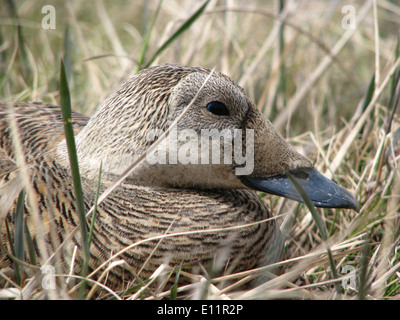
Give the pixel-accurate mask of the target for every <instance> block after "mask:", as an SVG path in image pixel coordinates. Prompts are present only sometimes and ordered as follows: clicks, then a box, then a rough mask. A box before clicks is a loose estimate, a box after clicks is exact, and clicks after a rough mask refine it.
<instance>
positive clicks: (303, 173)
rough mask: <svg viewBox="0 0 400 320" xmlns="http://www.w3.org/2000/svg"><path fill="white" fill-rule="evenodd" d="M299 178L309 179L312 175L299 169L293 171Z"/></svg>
mask: <svg viewBox="0 0 400 320" xmlns="http://www.w3.org/2000/svg"><path fill="white" fill-rule="evenodd" d="M292 174H293V175H294V176H295V177H296V178H297V179H301V180H307V179H309V178H310V175H309V174H308V173H307V172H304V171H297V172H293V173H292Z"/></svg>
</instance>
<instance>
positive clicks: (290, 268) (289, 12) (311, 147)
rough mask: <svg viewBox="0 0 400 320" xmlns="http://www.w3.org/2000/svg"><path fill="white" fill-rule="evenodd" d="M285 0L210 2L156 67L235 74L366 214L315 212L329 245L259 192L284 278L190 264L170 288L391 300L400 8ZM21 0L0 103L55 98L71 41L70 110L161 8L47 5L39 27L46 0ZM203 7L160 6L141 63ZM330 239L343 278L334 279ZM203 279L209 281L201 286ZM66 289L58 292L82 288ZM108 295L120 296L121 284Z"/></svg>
mask: <svg viewBox="0 0 400 320" xmlns="http://www.w3.org/2000/svg"><path fill="white" fill-rule="evenodd" d="M282 2H283V1H282ZM284 2H285V4H286V6H285V7H284V8H283V9H282V10H279V9H278V7H279V3H280V1H269V2H267V1H250V2H248V1H245V2H244V1H239V0H237V1H235V0H226V1H210V3H209V4H208V6H207V8H206V10H205V12H203V13H202V14H201V16H200V18H199V19H198V20H197V21H195V22H194V24H193V25H191V26H190V28H189V29H188V30H186V31H185V32H184V33H182V34H180V35H179V37H178V38H177V39H175V41H174V42H173V43H171V44H169V45H168V47H167V49H166V50H164V51H163V52H162V53H161V54H160V55H159V56H158V57H157V59H156V60H155V61H154V62H153V64H159V63H166V62H173V63H180V64H187V65H202V66H205V67H209V68H213V67H216V69H218V70H220V71H222V72H224V73H226V74H228V75H230V76H231V77H232V78H233V79H235V80H236V81H237V82H238V83H239V84H240V85H242V86H243V87H244V88H245V89H246V90H247V92H248V94H249V96H250V97H251V98H252V99H253V100H254V101H255V102H256V104H257V105H258V107H259V109H260V110H263V112H264V113H265V114H266V116H268V117H269V118H270V120H271V121H272V122H274V124H275V125H276V126H277V127H278V129H279V130H280V131H281V132H282V133H283V134H284V135H285V136H286V137H288V139H289V141H290V142H291V143H292V144H293V145H294V146H295V147H296V148H297V149H298V150H299V151H300V152H302V153H304V154H306V155H307V156H308V157H309V158H311V159H313V160H314V161H315V165H316V167H317V168H318V169H319V170H320V171H321V172H324V173H325V174H326V175H327V176H330V177H332V178H333V179H334V180H336V181H338V182H339V183H340V184H341V185H343V186H345V187H346V188H348V189H349V190H352V192H353V193H354V194H355V195H356V198H357V199H358V200H359V202H360V207H361V210H360V212H358V213H356V212H352V211H349V210H326V209H325V210H322V209H318V212H319V213H320V214H321V216H322V218H323V221H324V222H325V225H326V228H327V230H328V233H329V241H327V243H325V242H324V241H322V239H321V237H320V234H319V232H318V229H317V227H316V225H315V222H314V221H313V219H312V217H311V214H310V213H309V211H308V209H307V208H306V207H305V206H304V205H301V204H297V203H294V202H291V201H288V200H284V199H280V198H277V197H271V196H265V197H264V199H265V201H266V202H267V203H268V205H269V207H270V208H271V210H272V211H273V212H274V213H275V215H277V216H279V217H278V219H279V221H280V222H281V223H282V230H283V231H284V232H286V234H287V237H288V238H287V244H286V250H285V257H284V260H283V261H281V262H279V263H278V264H277V265H276V266H274V267H275V268H276V267H277V268H278V270H279V273H278V275H277V276H273V277H272V278H271V280H269V281H267V282H266V283H264V284H262V285H260V286H258V287H255V288H253V289H249V290H246V291H243V290H238V287H239V285H241V284H242V283H245V282H247V281H250V280H251V279H253V277H254V276H255V275H256V274H257V272H260V271H262V272H266V273H268V272H269V271H270V270H274V268H271V266H269V267H264V268H263V269H262V270H249V271H246V272H243V273H240V274H236V275H230V276H225V277H219V278H213V279H211V280H207V279H206V278H205V277H201V276H194V275H189V274H185V272H183V271H182V272H181V277H189V278H190V279H192V280H193V281H194V282H195V283H194V284H191V285H187V286H181V287H178V288H176V294H177V295H178V296H180V295H188V294H194V295H195V296H194V297H203V298H210V299H233V298H234V299H269V298H306V299H335V298H344V299H345V298H362V299H364V298H366V299H397V298H399V297H400V295H399V293H400V279H399V278H400V271H399V270H400V253H399V248H400V243H399V240H400V232H399V218H400V214H399V212H400V203H399V197H400V183H399V181H400V180H399V170H398V162H399V155H400V154H399V151H400V150H399V142H398V138H399V136H400V130H399V129H400V121H399V116H398V114H399V110H398V109H399V106H398V105H397V103H398V98H399V94H400V87H399V81H398V80H399V73H400V72H399V70H400V60H399V52H398V47H397V46H398V41H399V39H398V34H399V30H400V22H399V21H400V6H399V5H396V4H394V3H393V2H390V1H386V0H380V1H378V0H376V1H355V0H349V1H337V2H331V1H316V0H313V1H303V2H297V1H296V2H295V1H289V0H288V1H284ZM15 3H16V8H17V12H18V16H19V20H18V21H17V20H16V18H15V17H13V16H12V12H11V11H10V10H9V9H8V8H9V7H8V6H6V5H4V6H3V8H2V9H1V10H2V11H1V12H0V13H1V22H0V37H1V41H0V72H1V77H0V79H1V80H0V92H1V93H0V98H1V99H0V100H7V101H37V100H40V101H45V102H51V103H55V104H59V103H60V96H59V88H58V83H59V80H58V79H59V71H60V70H59V65H60V58H61V56H62V55H63V53H64V51H67V52H68V53H69V56H70V58H71V61H70V62H69V64H68V65H67V64H66V66H68V67H69V68H70V69H68V70H67V71H68V74H69V76H70V84H71V98H72V103H73V108H74V110H75V111H78V112H82V113H85V114H88V115H90V114H91V113H92V112H93V110H95V108H96V106H97V105H98V103H100V102H101V101H102V100H103V99H104V98H105V97H106V96H107V95H108V94H109V93H111V92H112V91H113V89H114V88H115V87H116V86H117V85H118V84H119V83H120V82H121V81H122V80H124V79H126V78H127V77H128V76H129V75H130V74H132V73H134V72H135V70H137V67H138V65H137V62H138V61H141V55H140V53H141V52H142V47H143V43H144V39H145V34H146V30H149V29H148V28H149V26H150V24H151V21H152V19H153V17H154V15H155V12H156V10H157V6H158V1H138V0H136V1H132V2H129V3H128V2H122V1H113V2H111V1H109V2H106V1H100V0H98V1H89V2H88V1H80V2H79V1H76V2H64V1H53V2H52V4H53V5H54V7H55V9H56V14H57V16H56V29H54V30H52V29H48V30H45V29H43V28H42V27H41V21H42V18H43V17H44V14H42V13H41V8H42V7H43V6H44V5H46V4H48V3H47V2H46V1H34V2H33V1H15ZM333 3H335V5H333ZM93 4H95V6H93ZM200 5H201V3H200V2H199V3H198V6H200ZM345 5H351V6H353V8H355V13H356V14H357V20H356V23H357V25H356V28H355V29H345V28H343V26H342V20H343V17H344V16H345V14H343V13H342V8H343V6H345ZM93 8H95V9H93ZM196 8H197V7H196ZM196 8H193V1H184V0H182V1H178V0H175V1H164V2H162V3H161V7H160V11H159V14H158V16H157V19H156V20H155V23H154V28H153V29H152V30H151V33H150V37H149V42H148V49H147V51H146V52H145V53H144V56H143V57H144V58H143V59H142V62H143V64H146V62H147V61H148V60H149V59H150V57H151V56H152V54H153V53H154V52H156V51H157V49H158V48H159V47H160V46H161V45H162V44H163V43H165V41H166V40H167V39H168V38H169V37H170V36H171V35H172V34H173V33H174V31H176V30H177V29H178V28H179V26H180V25H182V23H184V22H185V21H186V19H187V18H188V17H189V16H190V15H191V14H192V13H193V12H194V11H195V10H196ZM17 25H19V26H21V28H20V30H22V36H21V34H20V35H18V29H17ZM67 25H68V26H69V27H68V30H69V31H68V32H66V29H67ZM396 48H397V49H396ZM373 75H375V77H374V78H373ZM396 107H397V109H396ZM168 236H171V235H168ZM162 237H163V235H160V239H161V238H162ZM327 246H328V247H329V248H330V249H331V251H332V253H333V256H334V262H335V266H336V271H337V273H338V274H339V276H340V278H338V279H334V277H333V276H332V270H331V269H330V264H329V261H328V256H327ZM0 259H1V258H0ZM120 263H123V262H120ZM165 268H166V269H168V267H166V266H165ZM164 270H165V269H164ZM158 271H160V272H162V270H161V269H160V270H158ZM347 271H350V273H349V274H347V273H346V272H347ZM0 276H3V277H5V275H2V274H0ZM66 276H67V275H62V277H66ZM346 276H350V277H349V278H346ZM60 277H61V275H60ZM10 281H12V278H10ZM154 281H156V280H154ZM199 283H201V284H205V285H207V286H208V290H207V291H205V292H203V291H202V290H201V289H198V288H199ZM224 283H229V286H228V285H223V284H224ZM334 283H338V284H339V286H335V285H334ZM99 285H100V286H101V283H99ZM11 286H13V287H18V286H17V284H16V283H14V282H11ZM338 287H339V289H340V290H338ZM34 288H35V285H34V281H31V282H30V283H29V284H28V285H26V286H25V287H24V288H23V293H24V297H25V298H26V297H28V298H29V297H35V295H34V293H35V291H33V289H34ZM194 288H195V289H194ZM196 288H197V289H196ZM64 290H65V291H64V292H62V293H60V294H59V296H58V297H68V296H70V295H71V294H73V292H74V291H73V289H71V288H69V289H66V288H65V289H64ZM71 290H72V291H71ZM19 292H20V291H19V290H17V291H13V292H12V295H15V294H16V293H19ZM193 292H194V293H193ZM2 293H3V294H4V293H5V292H4V291H2ZM36 294H38V293H37V292H36ZM40 294H41V292H39V297H40ZM171 295H172V297H174V295H175V293H174V292H172V293H171V291H166V292H163V291H162V290H161V292H157V293H153V292H151V291H149V290H146V287H142V288H141V289H139V291H136V292H134V293H131V294H130V295H128V296H124V297H123V298H131V299H139V298H142V299H143V298H144V299H157V298H171ZM90 296H91V293H90V294H89V295H88V296H87V297H90ZM110 297H114V298H122V297H120V296H119V295H118V294H116V293H110ZM192 297H193V296H192Z"/></svg>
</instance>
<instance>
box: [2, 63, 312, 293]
mask: <svg viewBox="0 0 400 320" xmlns="http://www.w3.org/2000/svg"><path fill="white" fill-rule="evenodd" d="M209 73H210V71H209V70H208V69H205V68H200V67H183V66H178V65H164V66H157V67H153V68H149V69H147V70H144V71H141V72H139V73H138V74H136V75H134V76H133V77H132V78H130V79H129V80H128V81H127V82H125V83H124V84H123V85H122V86H121V87H120V89H118V90H117V91H116V92H115V93H113V94H112V95H111V96H110V97H109V98H108V99H107V100H106V101H105V102H104V103H103V104H102V105H101V106H100V107H99V109H98V111H97V112H96V113H95V114H94V115H93V116H92V117H91V118H90V120H89V119H88V118H86V117H84V116H82V115H79V114H76V113H74V114H73V117H72V121H73V125H74V129H75V131H76V133H77V135H76V143H77V151H78V156H79V163H80V170H81V174H82V183H83V193H84V200H85V207H86V210H89V208H90V207H91V206H92V205H93V201H94V195H95V193H96V191H95V190H96V184H97V175H98V169H99V166H100V162H101V161H102V162H103V169H104V175H103V179H102V190H104V189H105V188H106V187H107V186H109V185H110V184H111V183H112V181H113V180H115V178H116V177H118V175H119V174H120V173H121V172H123V171H124V170H125V169H126V168H127V167H129V166H130V165H131V164H132V163H133V161H134V160H135V159H137V158H138V157H139V156H140V155H141V154H142V153H143V152H145V151H146V150H147V148H148V147H149V146H150V145H151V144H152V141H149V139H146V134H147V133H148V132H149V131H150V130H152V129H161V130H166V129H167V128H168V127H169V125H170V124H171V123H172V121H173V120H174V119H175V118H176V117H177V116H178V115H179V114H180V113H181V112H182V111H183V109H184V108H185V107H186V106H187V105H188V104H189V103H190V102H191V100H192V99H193V97H194V96H195V94H196V93H197V92H198V91H199V89H200V87H201V86H202V84H203V83H204V81H205V79H206V77H207V76H208V74H209ZM211 101H221V102H223V103H224V104H225V105H226V107H227V108H228V109H229V112H230V115H229V116H218V115H214V114H212V113H211V112H210V111H208V110H207V108H206V106H207V105H208V103H210V102H211ZM12 118H15V121H16V124H17V128H18V132H19V140H20V141H21V143H22V147H23V152H24V157H25V161H26V163H27V167H28V172H29V176H30V183H31V186H32V189H33V190H34V194H35V198H36V204H37V206H38V209H39V212H40V216H41V218H42V219H43V221H44V227H45V231H44V232H43V236H44V241H45V242H46V246H47V248H48V250H49V252H48V254H51V253H52V252H54V250H55V249H56V248H58V247H59V244H60V243H62V242H63V241H64V240H65V239H66V237H67V236H68V234H69V233H71V232H72V230H73V229H74V228H75V227H76V226H77V225H78V223H79V221H78V215H77V210H76V204H75V197H74V193H73V187H72V179H71V176H70V171H69V170H70V169H69V163H68V156H67V150H66V146H65V142H63V139H64V136H63V124H62V118H61V113H60V109H59V107H56V106H52V105H48V104H42V103H3V104H1V105H0V157H1V158H0V179H1V180H0V181H1V184H0V196H1V198H0V204H2V206H3V207H2V209H1V210H2V211H0V223H1V225H0V230H1V232H2V237H1V241H3V244H6V246H8V245H7V240H6V232H5V223H4V220H5V219H6V218H7V219H8V221H9V222H12V221H13V216H14V211H15V197H16V196H17V195H18V193H19V191H20V190H21V189H22V188H23V187H24V183H23V179H22V178H21V174H20V172H21V171H20V170H19V167H18V165H17V156H16V154H15V145H14V143H13V139H12V135H11V132H12V130H11V127H10V124H12V122H13V120H12ZM185 128H190V129H193V130H195V131H196V132H200V131H201V129H212V128H215V129H219V130H223V129H246V128H247V129H254V130H255V141H254V171H253V173H252V174H251V175H250V177H270V176H274V175H278V174H282V173H284V170H295V169H298V168H309V167H311V163H310V161H309V160H307V159H306V158H304V157H303V156H302V155H300V154H298V153H297V152H296V151H295V150H294V149H292V148H291V147H290V146H289V145H288V144H287V143H286V142H285V140H284V139H283V138H282V137H281V135H280V134H279V133H278V132H277V131H276V130H275V129H274V128H273V127H272V125H271V123H270V122H269V121H268V120H266V119H265V118H264V117H263V116H262V115H261V113H260V112H259V111H258V110H257V109H256V107H255V105H254V104H253V103H252V102H251V101H250V100H249V99H248V98H247V96H246V94H245V92H244V90H243V89H242V88H240V87H238V86H237V85H236V84H235V83H234V82H233V81H232V80H231V79H230V78H228V77H227V76H225V75H222V74H219V73H214V74H213V75H212V77H211V78H210V79H209V81H208V82H207V83H206V84H205V86H204V88H203V89H202V90H201V91H200V94H199V96H198V98H197V99H196V100H195V102H194V104H193V105H192V106H191V108H190V109H189V111H188V112H187V114H185V116H184V117H183V119H182V120H181V121H180V122H179V123H178V130H182V129H185ZM166 141H168V139H167V140H166ZM237 167H238V164H236V163H235V161H233V162H232V164H209V165H191V164H189V165H183V164H179V163H178V164H149V163H148V162H147V161H143V162H142V163H141V164H140V165H139V166H138V168H137V169H136V170H135V172H134V173H133V174H132V175H131V176H130V177H129V178H128V179H127V180H125V181H124V182H123V183H122V184H121V185H120V186H119V187H118V188H117V189H116V190H115V191H114V192H113V193H111V194H110V195H109V196H108V197H107V198H106V199H105V200H104V201H103V202H102V203H101V204H100V206H99V212H98V214H97V218H96V223H95V231H94V236H93V243H92V246H91V260H90V267H91V269H92V270H93V269H96V268H97V267H98V266H99V265H101V264H102V263H103V262H104V261H106V260H107V259H108V258H109V257H110V256H112V255H113V254H115V253H117V252H119V251H120V250H123V249H124V248H126V247H127V246H129V245H132V244H133V243H136V242H138V241H140V240H144V239H148V238H150V237H153V236H158V235H163V234H166V233H175V232H185V231H198V230H207V229H214V228H224V227H232V226H239V225H244V224H247V223H252V222H257V221H261V220H264V219H267V218H271V215H270V213H269V211H268V209H267V208H266V206H265V204H264V203H263V201H262V200H260V198H259V197H258V196H257V194H256V193H255V192H254V191H252V190H249V189H246V187H245V186H244V185H243V183H242V181H241V180H240V179H239V177H238V176H236V174H235V168H237ZM31 206H32V204H30V203H29V201H26V208H25V213H26V216H27V221H28V223H27V225H28V228H29V230H30V232H31V234H32V235H33V237H34V238H35V239H37V237H38V235H37V234H36V232H37V230H36V229H35V226H36V225H35V224H34V223H33V222H32V221H31V218H32V216H33V214H32V208H31ZM74 245H76V246H78V247H80V246H81V243H80V237H79V233H75V235H74V237H72V240H71V241H69V243H68V245H67V246H64V247H63V250H62V251H61V252H60V254H59V255H58V256H57V257H58V258H57V259H54V260H53V263H54V264H60V265H61V270H67V269H68V268H69V263H70V259H71V258H70V257H71V255H72V250H73V246H74ZM38 247H40V246H38ZM38 247H37V248H38ZM279 249H280V242H279V228H278V227H277V226H276V224H275V222H274V220H270V221H267V222H262V223H258V224H254V225H251V226H247V227H243V228H240V229H237V230H228V231H224V230H219V231H206V232H203V233H193V234H184V235H179V236H174V237H169V238H165V239H162V240H161V241H160V240H153V241H149V242H144V243H143V244H141V245H138V246H135V247H133V248H131V249H130V250H128V251H126V252H124V253H122V254H121V255H119V257H118V259H124V260H125V261H126V262H127V264H128V265H129V267H127V268H123V267H117V268H112V269H111V270H110V272H109V275H108V278H107V281H106V283H105V284H106V285H109V286H111V287H112V288H113V289H121V288H126V285H127V283H128V281H132V280H133V281H136V282H137V279H135V277H134V276H132V272H133V273H136V274H137V273H138V272H140V274H139V277H142V278H144V277H148V276H149V275H151V274H152V273H153V272H154V270H155V269H157V267H158V266H160V264H161V263H163V262H167V263H169V264H170V265H173V266H178V265H179V264H181V263H189V264H190V266H192V270H194V269H196V268H197V270H199V269H198V266H199V264H201V265H203V266H205V267H207V266H209V265H210V263H212V262H213V260H214V259H215V257H216V256H217V255H218V254H220V255H221V252H225V253H227V252H228V255H227V259H226V261H225V264H226V266H228V267H229V268H230V270H229V271H230V272H234V271H240V270H246V269H249V268H253V267H256V266H258V265H260V264H265V263H268V262H271V261H274V260H275V259H277V257H278V256H279V252H280V250H279ZM39 251H40V250H38V253H39ZM1 254H2V255H4V254H5V253H4V252H1ZM81 256H82V253H81V252H80V251H79V252H78V255H77V257H76V270H79V268H80V265H81V261H82V259H81ZM149 257H150V259H149V260H148V261H147V262H145V261H146V260H147V259H148V258H149ZM6 260H7V261H9V260H8V259H6ZM27 260H28V261H29V257H27ZM1 263H3V265H4V264H5V263H6V262H5V261H3V262H0V266H1ZM100 273H101V272H100ZM100 273H98V274H97V275H96V276H98V275H99V274H100Z"/></svg>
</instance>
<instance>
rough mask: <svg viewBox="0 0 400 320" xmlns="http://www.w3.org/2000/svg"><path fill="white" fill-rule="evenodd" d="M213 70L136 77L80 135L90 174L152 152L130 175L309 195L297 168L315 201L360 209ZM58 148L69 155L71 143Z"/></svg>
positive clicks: (148, 180)
mask: <svg viewBox="0 0 400 320" xmlns="http://www.w3.org/2000/svg"><path fill="white" fill-rule="evenodd" d="M210 72H211V71H210V70H208V69H205V68H202V67H183V66H179V65H162V66H155V67H152V68H149V69H146V70H143V71H141V72H139V73H138V74H136V75H134V76H133V77H131V78H130V79H129V80H128V81H127V82H125V83H124V84H123V85H122V86H121V87H120V88H119V89H118V90H117V91H115V92H114V93H113V94H112V95H111V96H110V97H109V98H108V99H107V100H106V101H105V102H104V103H103V104H102V105H100V107H99V108H98V110H97V112H96V113H95V114H94V115H93V116H92V117H91V119H90V120H89V122H88V124H87V125H86V127H85V128H84V129H82V131H81V132H80V133H79V134H78V135H77V137H76V142H77V150H78V157H79V162H80V166H81V169H82V174H83V175H84V176H86V177H90V176H93V177H96V176H97V172H98V168H99V164H100V162H102V163H103V172H104V173H105V174H106V176H108V177H112V176H115V175H119V174H121V173H122V172H123V171H124V170H125V169H126V168H127V167H129V166H130V165H131V164H132V163H133V162H134V161H135V159H137V158H138V157H139V156H141V155H143V154H144V153H147V154H146V157H145V159H144V161H142V162H141V163H140V165H138V167H137V169H136V170H135V172H134V173H133V174H132V176H131V177H130V178H129V182H130V183H134V184H139V185H150V186H157V187H168V188H171V187H173V188H177V187H179V188H202V189H209V188H251V189H255V190H260V191H264V192H267V193H271V194H275V195H279V196H283V197H287V198H290V199H293V200H297V201H303V200H302V198H301V197H300V195H299V193H298V192H297V190H296V189H295V187H294V186H293V185H292V183H291V182H290V180H289V178H288V177H287V175H286V174H285V173H286V172H290V173H291V174H292V175H293V176H294V177H295V178H296V179H297V180H298V181H299V183H300V185H301V186H302V187H303V189H304V190H305V192H306V194H307V195H308V197H309V198H310V200H311V201H312V202H313V203H314V205H315V206H318V207H333V208H352V209H355V210H358V203H357V201H356V199H355V198H354V197H353V196H352V195H351V194H350V193H349V192H348V191H347V190H345V189H344V188H342V187H340V186H338V185H337V184H335V183H334V182H333V181H331V180H330V179H328V178H326V177H324V176H323V175H321V174H320V173H318V171H317V170H316V169H315V168H314V167H313V165H312V163H311V162H310V160H308V159H307V158H306V157H304V156H303V155H301V154H300V153H298V152H297V151H296V150H294V149H293V148H292V147H291V146H290V145H289V144H288V143H287V142H286V141H285V139H284V138H283V137H282V135H281V134H280V133H279V132H278V131H277V130H276V129H275V128H274V127H273V125H272V124H271V122H270V121H269V120H268V119H266V118H265V116H264V115H263V114H262V113H261V112H260V111H259V110H258V109H257V108H256V106H255V104H254V103H253V102H252V101H251V100H250V99H249V98H248V97H247V95H246V93H245V91H244V90H243V89H242V88H241V87H239V86H238V85H237V84H235V83H234V82H233V81H232V80H231V79H230V78H229V77H227V76H226V75H223V74H221V73H217V72H214V73H213V74H212V75H211V77H209V74H210ZM188 106H190V107H188ZM178 117H180V119H179V121H178V122H177V123H175V124H176V125H174V121H175V120H176V119H177V118H178ZM171 125H172V126H173V128H172V129H171ZM165 133H167V134H165ZM163 134H165V136H164V137H163ZM160 137H163V140H162V142H161V143H159V141H158V143H159V144H158V146H157V148H155V150H153V151H152V152H148V150H149V148H150V146H152V145H153V144H154V142H155V141H157V139H158V138H160ZM57 153H58V155H59V157H60V158H62V157H64V158H65V153H66V149H65V145H63V143H61V144H60V146H59V148H58V151H57Z"/></svg>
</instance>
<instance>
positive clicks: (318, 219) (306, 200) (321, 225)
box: [285, 171, 342, 294]
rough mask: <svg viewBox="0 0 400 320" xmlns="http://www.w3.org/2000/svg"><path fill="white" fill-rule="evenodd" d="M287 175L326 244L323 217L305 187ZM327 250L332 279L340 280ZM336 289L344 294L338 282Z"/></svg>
mask: <svg viewBox="0 0 400 320" xmlns="http://www.w3.org/2000/svg"><path fill="white" fill-rule="evenodd" d="M285 173H286V175H287V176H288V178H289V179H290V181H291V182H292V183H293V185H294V187H295V188H296V190H297V191H298V193H299V194H300V196H301V198H302V199H303V201H304V203H305V204H306V206H307V208H308V210H310V212H311V215H312V217H313V219H314V221H315V224H316V225H317V228H318V231H319V233H320V234H321V238H322V239H323V240H324V241H325V243H326V241H327V240H328V236H327V231H326V228H325V225H324V223H323V222H322V219H321V217H320V216H319V214H318V212H317V209H316V208H315V206H314V205H313V203H312V202H311V200H310V198H309V197H308V196H307V194H306V192H305V191H304V189H303V187H302V186H301V185H300V184H299V183H298V182H297V180H296V179H295V178H294V177H293V176H292V175H291V174H290V173H289V172H288V171H286V172H285ZM326 250H327V253H328V259H329V264H330V266H331V269H332V277H333V278H334V279H337V278H338V274H337V270H336V265H335V261H334V259H333V255H332V251H331V249H330V248H329V246H328V244H327V243H326ZM335 288H336V292H337V293H339V294H340V293H341V292H342V290H341V288H340V285H339V283H338V282H335Z"/></svg>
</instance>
